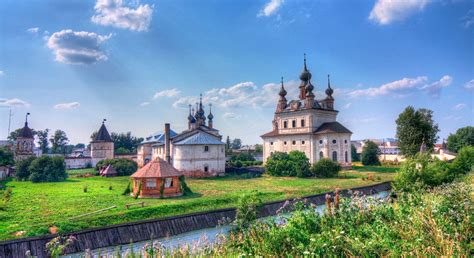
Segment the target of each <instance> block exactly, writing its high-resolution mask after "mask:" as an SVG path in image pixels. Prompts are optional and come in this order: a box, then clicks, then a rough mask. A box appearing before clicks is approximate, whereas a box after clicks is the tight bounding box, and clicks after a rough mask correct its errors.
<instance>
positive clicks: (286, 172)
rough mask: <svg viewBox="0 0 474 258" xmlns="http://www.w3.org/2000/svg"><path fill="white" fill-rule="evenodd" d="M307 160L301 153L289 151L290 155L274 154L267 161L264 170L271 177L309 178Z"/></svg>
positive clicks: (309, 172) (309, 171)
mask: <svg viewBox="0 0 474 258" xmlns="http://www.w3.org/2000/svg"><path fill="white" fill-rule="evenodd" d="M310 166H311V165H310V164H309V160H308V158H307V157H306V155H305V154H304V153H303V152H301V151H291V152H290V154H286V153H284V152H275V153H273V154H272V155H271V156H270V157H269V158H268V160H267V163H266V164H265V169H266V171H267V173H268V174H269V175H272V176H298V177H308V176H311V175H312V174H311V170H310Z"/></svg>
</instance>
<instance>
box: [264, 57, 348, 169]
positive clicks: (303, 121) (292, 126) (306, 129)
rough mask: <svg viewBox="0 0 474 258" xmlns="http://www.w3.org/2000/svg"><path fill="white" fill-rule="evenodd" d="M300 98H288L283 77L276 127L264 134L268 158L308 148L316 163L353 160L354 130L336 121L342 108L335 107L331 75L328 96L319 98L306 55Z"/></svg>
mask: <svg viewBox="0 0 474 258" xmlns="http://www.w3.org/2000/svg"><path fill="white" fill-rule="evenodd" d="M299 78H300V80H301V83H300V85H299V96H298V99H295V100H290V101H288V100H287V98H286V95H287V91H286V89H285V86H284V85H283V78H282V80H281V87H280V91H279V93H278V95H279V100H278V103H277V106H276V110H275V115H274V118H273V121H272V128H273V129H272V131H270V132H268V133H265V134H263V135H262V136H261V137H262V139H263V159H264V162H266V160H267V159H268V158H269V157H270V156H271V155H272V154H273V153H274V152H286V153H288V152H290V151H293V150H298V151H301V152H304V153H305V154H306V156H307V157H308V159H309V161H310V162H311V163H312V164H313V163H316V162H318V161H319V160H320V159H323V158H327V159H331V160H333V161H336V162H339V163H340V164H341V166H342V167H350V166H351V165H352V164H351V162H352V161H351V135H352V132H351V131H350V130H349V129H347V128H346V127H345V126H343V125H342V124H340V123H339V122H337V121H336V118H337V114H338V112H339V111H337V110H335V109H334V97H333V93H334V90H333V89H332V88H331V82H330V78H329V75H328V82H327V84H328V85H327V88H326V90H325V93H326V94H325V95H326V97H325V98H324V99H319V100H318V99H315V94H314V92H315V90H316V89H315V86H314V85H313V84H312V83H311V79H312V74H311V72H310V71H309V70H308V68H307V65H306V55H305V57H304V66H303V71H302V72H301V74H300V77H299Z"/></svg>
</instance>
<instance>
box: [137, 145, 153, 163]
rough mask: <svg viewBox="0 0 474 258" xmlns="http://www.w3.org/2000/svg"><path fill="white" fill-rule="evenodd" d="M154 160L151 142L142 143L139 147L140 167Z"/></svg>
mask: <svg viewBox="0 0 474 258" xmlns="http://www.w3.org/2000/svg"><path fill="white" fill-rule="evenodd" d="M151 160H152V148H151V144H142V145H140V146H138V149H137V164H138V166H139V167H143V166H145V164H146V163H148V162H149V161H151Z"/></svg>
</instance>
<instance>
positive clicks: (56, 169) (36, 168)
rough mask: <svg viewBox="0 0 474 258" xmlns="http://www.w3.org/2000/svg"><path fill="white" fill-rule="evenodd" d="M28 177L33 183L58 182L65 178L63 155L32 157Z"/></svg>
mask: <svg viewBox="0 0 474 258" xmlns="http://www.w3.org/2000/svg"><path fill="white" fill-rule="evenodd" d="M28 170H29V172H30V177H29V179H30V180H31V181H32V182H33V183H38V182H59V181H64V180H66V178H67V173H66V164H65V163H64V158H63V157H50V156H41V157H39V158H36V159H34V160H33V161H32V162H31V164H30V166H29V167H28Z"/></svg>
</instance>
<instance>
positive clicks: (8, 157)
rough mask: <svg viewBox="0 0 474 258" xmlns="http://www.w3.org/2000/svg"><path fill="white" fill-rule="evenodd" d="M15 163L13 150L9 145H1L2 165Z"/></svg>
mask: <svg viewBox="0 0 474 258" xmlns="http://www.w3.org/2000/svg"><path fill="white" fill-rule="evenodd" d="M14 163H15V161H14V160H13V152H12V151H11V150H10V149H9V148H7V147H0V166H12V165H13V164H14Z"/></svg>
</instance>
